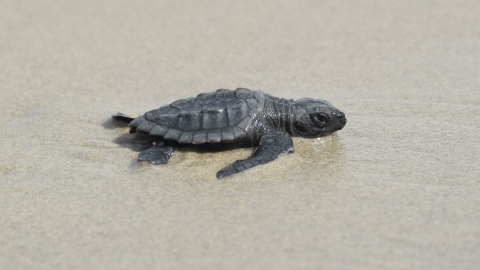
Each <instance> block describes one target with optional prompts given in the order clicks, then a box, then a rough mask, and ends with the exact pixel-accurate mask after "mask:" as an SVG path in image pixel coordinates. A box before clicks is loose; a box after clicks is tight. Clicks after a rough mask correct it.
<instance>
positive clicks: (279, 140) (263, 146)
mask: <svg viewBox="0 0 480 270" xmlns="http://www.w3.org/2000/svg"><path fill="white" fill-rule="evenodd" d="M283 153H287V154H289V153H293V141H292V137H290V135H288V133H286V132H279V131H274V132H269V133H266V134H264V135H263V136H262V137H261V138H260V145H259V146H258V147H257V149H255V151H254V152H253V155H251V156H250V157H248V158H247V159H243V160H237V161H235V162H234V163H232V164H230V165H228V166H227V167H225V168H223V169H221V170H220V171H219V172H218V173H217V178H224V177H226V176H229V175H232V174H235V173H238V172H241V171H244V170H246V169H249V168H252V167H255V166H257V165H260V164H265V163H267V162H270V161H272V160H275V159H276V158H277V157H278V156H279V155H280V154H283Z"/></svg>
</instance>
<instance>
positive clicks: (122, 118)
mask: <svg viewBox="0 0 480 270" xmlns="http://www.w3.org/2000/svg"><path fill="white" fill-rule="evenodd" d="M112 117H113V118H115V119H118V120H120V121H123V122H127V123H130V122H132V121H133V119H135V118H132V117H130V116H127V115H125V114H123V113H117V114H114V115H112Z"/></svg>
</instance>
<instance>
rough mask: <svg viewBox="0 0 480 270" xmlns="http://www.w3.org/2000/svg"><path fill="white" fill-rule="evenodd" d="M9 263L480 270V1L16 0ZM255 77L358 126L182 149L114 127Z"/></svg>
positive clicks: (10, 56)
mask: <svg viewBox="0 0 480 270" xmlns="http://www.w3.org/2000/svg"><path fill="white" fill-rule="evenodd" d="M0 6H1V7H2V8H1V9H0V108H1V113H0V146H1V152H2V155H1V158H0V209H1V210H0V224H1V230H0V269H5V270H7V269H435V270H439V269H445V270H447V269H476V268H477V267H478V265H480V256H479V254H480V226H479V224H480V180H479V179H480V16H479V14H480V4H479V3H478V1H475V0H471V1H468V0H467V1H447V0H440V1H430V0H429V1H373V0H361V1H346V0H341V1H294V0H280V1H273V0H269V1H250V0H249V1H123V0H121V1H109V0H101V1H98V0H97V1H91V0H87V1H49V0H41V1H10V0H0ZM237 87H246V88H250V89H258V90H262V91H264V92H267V93H269V94H271V95H274V96H279V97H283V98H289V99H290V98H291V99H298V98H302V97H312V98H321V99H326V100H328V101H330V102H331V103H332V104H333V105H335V106H336V107H337V108H339V109H341V110H342V111H344V112H345V114H346V117H347V119H348V123H347V125H346V126H345V128H343V129H342V130H341V131H339V132H337V133H336V134H334V135H332V136H328V137H325V138H320V139H298V138H296V139H294V143H295V153H294V154H292V155H288V156H282V157H280V158H279V159H278V160H277V161H275V162H272V163H269V164H266V165H262V166H258V167H255V168H252V169H250V170H247V171H245V172H242V173H240V174H237V175H234V176H232V177H228V178H225V179H222V180H219V179H216V178H215V173H216V172H217V171H218V170H220V169H221V168H223V167H225V166H226V165H228V164H230V163H232V162H233V161H235V160H237V159H241V158H245V157H247V156H249V155H250V154H251V153H252V149H237V150H231V151H221V152H201V151H195V150H194V149H185V150H183V151H179V152H178V153H177V154H176V155H175V156H174V157H173V158H172V159H171V160H170V163H169V164H167V165H163V166H152V165H150V164H148V163H139V162H137V161H136V157H137V155H138V152H139V151H140V149H142V147H145V145H146V144H148V143H150V142H149V141H148V140H147V139H145V137H142V136H140V137H138V136H136V135H131V134H128V128H126V127H124V126H122V125H119V124H118V123H117V122H113V121H112V120H111V118H110V115H112V114H115V113H117V112H123V113H127V114H129V115H132V116H138V115H141V114H142V113H144V112H145V111H147V110H151V109H154V108H157V107H159V106H161V105H165V104H168V103H170V102H173V101H175V100H177V99H181V98H187V97H192V96H196V95H197V94H199V93H201V92H210V91H215V90H216V89H219V88H228V89H235V88H237Z"/></svg>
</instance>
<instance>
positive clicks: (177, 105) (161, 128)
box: [113, 88, 347, 178]
mask: <svg viewBox="0 0 480 270" xmlns="http://www.w3.org/2000/svg"><path fill="white" fill-rule="evenodd" d="M113 117H114V118H116V119H119V120H122V121H126V122H128V123H129V127H130V133H134V132H140V133H145V134H149V135H151V136H156V137H157V142H156V143H154V145H153V146H152V147H150V148H148V149H147V150H145V151H143V152H140V154H139V155H138V160H146V161H149V162H150V163H152V164H165V163H167V162H168V160H169V158H170V157H171V156H172V155H173V153H174V152H175V150H176V147H177V146H178V145H180V144H230V145H232V146H234V147H237V146H238V147H245V146H251V147H256V149H255V151H254V152H253V154H252V155H251V156H250V157H248V158H247V159H243V160H237V161H235V162H234V163H232V164H231V165H228V166H227V167H225V168H223V169H221V170H220V171H219V172H218V173H217V178H223V177H226V176H229V175H232V174H235V173H238V172H241V171H243V170H246V169H248V168H251V167H254V166H257V165H260V164H264V163H267V162H270V161H272V160H274V159H276V158H277V157H278V156H279V155H281V154H283V153H292V152H293V141H292V137H304V138H317V137H321V136H326V135H329V134H331V133H333V132H335V131H337V130H340V129H342V128H343V127H344V126H345V124H346V123H347V120H346V119H345V114H344V113H343V112H341V111H339V110H338V109H336V108H335V107H333V106H332V104H330V102H328V101H325V100H321V99H311V98H302V99H299V100H296V101H294V100H293V99H283V98H277V97H273V96H271V95H268V94H266V93H263V92H261V91H253V90H249V89H246V88H238V89H237V90H235V91H232V90H227V89H219V90H217V91H215V92H210V93H202V94H199V95H198V96H197V97H193V98H187V99H181V100H178V101H175V102H173V103H171V104H169V105H166V106H162V107H160V108H158V109H155V110H152V111H149V112H146V113H145V114H144V115H142V116H139V117H137V118H131V117H128V116H126V115H124V114H122V113H118V114H115V115H113Z"/></svg>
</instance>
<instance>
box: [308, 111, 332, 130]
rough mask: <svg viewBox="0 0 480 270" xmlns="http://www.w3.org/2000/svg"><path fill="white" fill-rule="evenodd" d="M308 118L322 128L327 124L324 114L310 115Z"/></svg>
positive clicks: (326, 117)
mask: <svg viewBox="0 0 480 270" xmlns="http://www.w3.org/2000/svg"><path fill="white" fill-rule="evenodd" d="M310 118H311V119H312V121H313V122H314V123H315V124H316V125H317V126H319V127H321V128H324V127H326V126H327V124H328V121H329V119H328V116H327V115H326V114H324V113H316V114H311V115H310Z"/></svg>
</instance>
